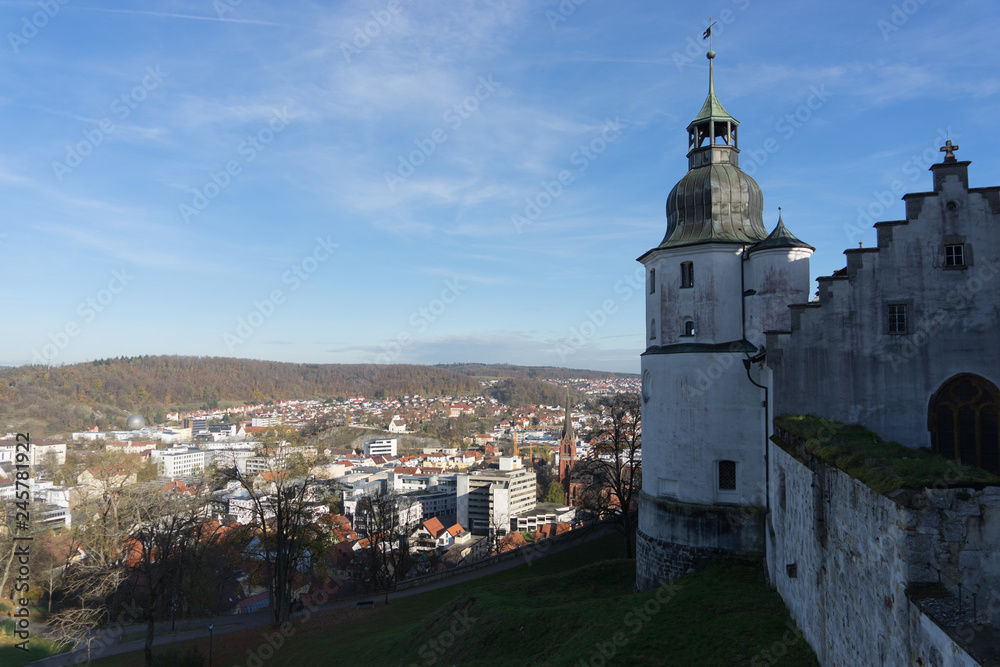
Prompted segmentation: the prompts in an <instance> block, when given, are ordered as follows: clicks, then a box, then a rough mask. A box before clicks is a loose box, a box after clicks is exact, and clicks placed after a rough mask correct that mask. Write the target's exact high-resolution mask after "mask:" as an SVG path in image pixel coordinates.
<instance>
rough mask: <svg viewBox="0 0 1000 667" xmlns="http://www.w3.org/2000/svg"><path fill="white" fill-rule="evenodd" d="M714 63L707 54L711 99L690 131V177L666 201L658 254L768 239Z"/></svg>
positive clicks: (759, 195) (756, 191)
mask: <svg viewBox="0 0 1000 667" xmlns="http://www.w3.org/2000/svg"><path fill="white" fill-rule="evenodd" d="M714 59H715V52H714V51H709V52H708V97H707V98H705V104H703V105H702V107H701V111H699V112H698V115H697V116H695V118H694V120H692V121H691V124H690V125H688V127H687V130H688V154H687V158H688V172H687V174H685V175H684V177H683V178H681V180H680V181H678V183H677V185H675V186H674V188H673V189H672V190H671V191H670V194H669V195H668V196H667V233H666V235H664V237H663V241H662V242H661V243H660V245H659V246H657V248H654V250H655V249H662V248H676V247H678V246H685V245H694V244H696V243H739V244H752V243H757V242H758V241H762V240H764V239H765V238H767V228H765V227H764V218H763V208H764V196H763V194H762V193H761V191H760V186H759V185H757V182H756V181H754V180H753V179H752V178H750V176H748V175H747V174H746V173H744V172H743V170H741V169H740V167H739V153H740V151H739V147H738V132H737V128H738V127H739V121H737V120H736V119H735V118H733V117H732V116H731V115H729V112H728V111H726V109H725V107H723V106H722V103H721V102H719V99H718V98H717V97H716V96H715V76H714V71H713V68H712V63H713V60H714Z"/></svg>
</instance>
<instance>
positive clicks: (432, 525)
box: [424, 517, 444, 539]
mask: <svg viewBox="0 0 1000 667" xmlns="http://www.w3.org/2000/svg"><path fill="white" fill-rule="evenodd" d="M424 528H426V529H427V532H429V533H430V534H431V535H433V536H434V539H437V538H438V536H439V535H440V534H441V533H443V532H444V526H443V525H442V524H441V521H440V519H438V518H437V517H434V518H433V519H428V520H427V521H424Z"/></svg>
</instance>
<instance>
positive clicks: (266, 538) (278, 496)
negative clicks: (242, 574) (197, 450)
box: [229, 429, 322, 627]
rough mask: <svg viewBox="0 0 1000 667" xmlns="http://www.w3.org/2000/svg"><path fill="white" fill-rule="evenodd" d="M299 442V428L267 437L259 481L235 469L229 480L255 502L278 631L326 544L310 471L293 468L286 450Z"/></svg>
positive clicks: (273, 431) (255, 525)
mask: <svg viewBox="0 0 1000 667" xmlns="http://www.w3.org/2000/svg"><path fill="white" fill-rule="evenodd" d="M298 441H299V434H298V433H297V432H296V431H295V430H294V429H269V430H268V431H265V432H264V433H263V434H262V436H261V446H260V447H259V449H258V455H259V456H260V457H261V458H263V460H264V463H265V466H264V467H265V471H264V473H262V474H261V476H260V481H261V482H262V483H260V484H257V483H256V482H257V481H258V476H257V475H254V474H250V473H247V472H244V471H241V470H239V468H234V469H232V470H230V471H229V476H230V477H231V478H232V479H234V480H236V481H237V482H239V483H240V485H241V486H242V487H243V489H244V490H245V491H246V492H247V494H248V495H249V497H250V500H251V513H252V515H253V519H252V526H251V528H252V530H253V531H254V533H255V536H256V537H257V539H258V540H259V543H260V557H261V564H262V566H263V570H264V572H263V574H264V580H265V582H266V585H267V590H268V595H269V599H268V607H269V609H270V612H271V622H272V623H273V624H274V627H279V626H280V625H282V624H283V623H285V622H286V621H287V620H288V618H289V616H290V614H291V605H292V602H293V600H292V591H293V583H294V577H295V573H296V572H297V571H299V570H302V569H305V565H306V563H307V559H308V557H309V555H310V554H311V553H314V552H315V551H316V550H317V548H318V547H319V545H320V543H321V541H322V531H321V529H320V527H319V526H318V525H317V524H314V523H313V522H312V520H311V516H312V514H311V508H310V500H311V491H310V487H311V485H312V480H311V478H309V477H308V473H307V471H306V470H305V469H304V468H302V469H296V468H289V467H288V457H287V456H286V454H285V453H284V449H285V447H287V446H290V445H292V444H294V443H297V442H298Z"/></svg>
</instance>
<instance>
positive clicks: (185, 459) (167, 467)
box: [150, 447, 213, 479]
mask: <svg viewBox="0 0 1000 667" xmlns="http://www.w3.org/2000/svg"><path fill="white" fill-rule="evenodd" d="M212 454H213V452H206V451H202V450H200V449H195V448H193V447H171V448H170V449H155V450H153V451H152V452H150V456H152V457H153V458H154V459H155V460H156V463H157V468H158V470H159V473H160V475H161V476H163V477H169V478H170V479H176V478H178V477H184V476H186V475H194V474H196V473H198V472H204V471H205V469H206V468H207V467H208V465H209V464H210V463H211V462H212V460H213V459H212Z"/></svg>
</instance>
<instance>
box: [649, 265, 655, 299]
mask: <svg viewBox="0 0 1000 667" xmlns="http://www.w3.org/2000/svg"><path fill="white" fill-rule="evenodd" d="M649 293H650V294H656V269H650V270H649Z"/></svg>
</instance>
